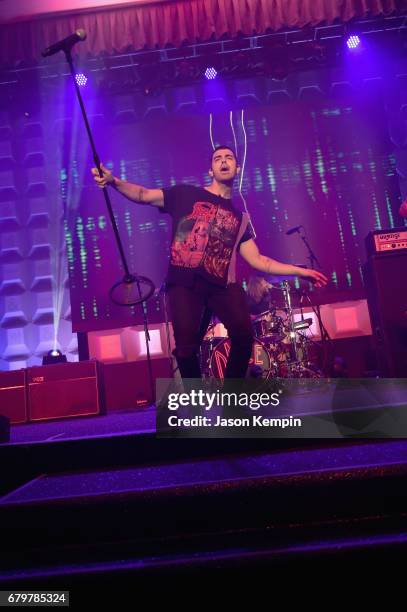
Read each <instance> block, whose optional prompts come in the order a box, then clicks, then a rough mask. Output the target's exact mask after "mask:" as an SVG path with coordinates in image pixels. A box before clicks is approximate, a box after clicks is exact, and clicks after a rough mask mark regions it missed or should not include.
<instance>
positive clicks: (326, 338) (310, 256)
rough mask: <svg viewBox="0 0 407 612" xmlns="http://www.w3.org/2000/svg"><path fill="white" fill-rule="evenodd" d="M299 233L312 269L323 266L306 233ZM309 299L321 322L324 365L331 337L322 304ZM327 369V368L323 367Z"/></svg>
mask: <svg viewBox="0 0 407 612" xmlns="http://www.w3.org/2000/svg"><path fill="white" fill-rule="evenodd" d="M298 234H300V238H301V240H302V241H303V243H304V245H305V248H306V249H307V251H308V257H307V259H308V261H309V262H310V267H311V268H312V269H316V268H321V267H322V266H321V263H320V262H319V260H318V258H317V256H316V255H315V253H314V251H313V249H312V247H311V245H310V243H309V242H308V240H307V237H306V235H305V233H304V234H301V233H300V232H298ZM308 300H309V302H310V304H311V306H312V310H313V311H314V312H315V314H316V316H317V319H318V323H319V329H320V330H321V345H322V352H323V355H324V366H326V358H327V350H326V346H327V342H328V341H331V337H330V335H329V334H328V331H327V329H326V327H325V325H324V324H323V321H322V316H321V306H320V305H319V304H316V305H313V304H312V302H311V300H310V298H309V297H308ZM323 369H325V368H323Z"/></svg>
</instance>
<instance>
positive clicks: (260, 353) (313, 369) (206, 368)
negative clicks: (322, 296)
mask: <svg viewBox="0 0 407 612" xmlns="http://www.w3.org/2000/svg"><path fill="white" fill-rule="evenodd" d="M277 278H278V277H277ZM275 279H276V277H274V279H273V280H275ZM272 286H273V289H272V290H271V293H269V295H270V296H271V295H272V294H273V292H274V294H275V293H276V292H277V291H278V292H279V294H278V295H279V298H280V299H278V300H273V299H272V297H271V298H270V300H269V308H268V310H266V311H265V312H262V313H260V314H258V315H257V316H255V317H253V318H252V319H253V321H252V322H253V330H254V336H255V338H254V342H253V349H252V355H251V359H250V362H249V368H248V376H249V377H251V378H262V379H269V378H275V377H280V378H320V377H321V376H322V372H321V371H320V370H319V369H318V366H317V365H316V363H315V360H313V359H312V358H311V354H312V352H313V351H312V349H313V347H314V345H315V343H314V342H313V340H312V339H311V337H310V334H309V333H308V334H307V330H309V328H310V327H311V325H312V322H313V321H312V319H311V318H307V319H305V318H304V317H303V316H302V315H301V319H300V320H297V321H296V320H295V313H294V308H293V304H292V292H293V288H292V287H291V286H290V282H289V281H288V280H287V279H281V278H279V282H278V284H273V285H272ZM281 296H282V299H281ZM229 353H230V339H229V338H228V337H227V332H226V329H225V328H224V327H223V325H221V324H219V323H216V322H215V323H212V324H211V325H209V327H208V330H207V333H206V335H205V337H204V341H203V343H202V346H201V355H200V357H201V370H202V374H203V377H204V378H213V377H215V378H220V379H223V378H224V372H225V369H226V364H227V361H228V357H229Z"/></svg>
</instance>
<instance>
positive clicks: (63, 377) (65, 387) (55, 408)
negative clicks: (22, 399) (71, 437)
mask: <svg viewBox="0 0 407 612" xmlns="http://www.w3.org/2000/svg"><path fill="white" fill-rule="evenodd" d="M100 376H101V371H100V368H99V364H98V362H96V361H81V362H78V363H61V364H54V365H48V366H40V367H33V368H28V370H27V387H28V411H29V412H28V414H29V420H30V421H44V420H49V419H61V418H67V417H77V416H88V415H96V414H99V413H102V412H103V411H104V401H103V394H102V393H100V392H99V389H101V388H102V385H101V384H100V383H101V381H100Z"/></svg>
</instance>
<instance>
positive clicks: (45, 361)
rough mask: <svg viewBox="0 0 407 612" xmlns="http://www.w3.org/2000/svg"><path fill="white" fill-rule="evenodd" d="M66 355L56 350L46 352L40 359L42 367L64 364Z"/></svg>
mask: <svg viewBox="0 0 407 612" xmlns="http://www.w3.org/2000/svg"><path fill="white" fill-rule="evenodd" d="M66 361H67V359H66V355H63V354H62V353H61V351H59V350H58V349H53V350H52V351H48V353H47V354H46V355H44V356H43V358H42V365H53V364H55V363H66Z"/></svg>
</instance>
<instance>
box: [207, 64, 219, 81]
mask: <svg viewBox="0 0 407 612" xmlns="http://www.w3.org/2000/svg"><path fill="white" fill-rule="evenodd" d="M217 75H218V73H217V71H216V69H215V68H214V67H213V66H208V68H207V69H206V70H205V76H206V78H207V79H208V81H213V79H216V77H217Z"/></svg>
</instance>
